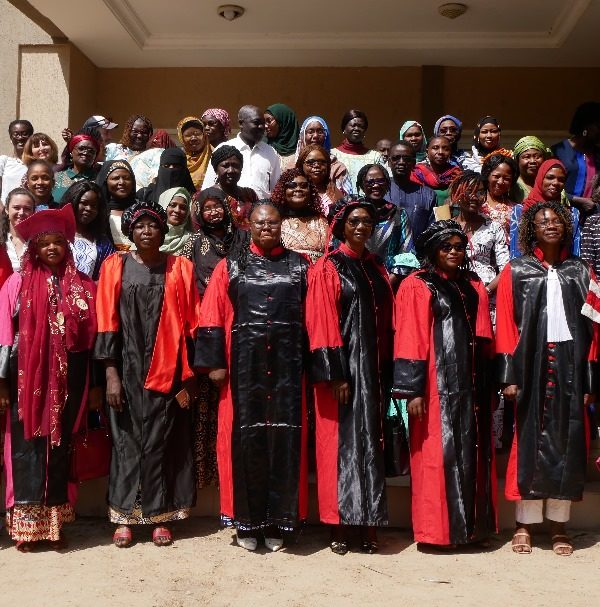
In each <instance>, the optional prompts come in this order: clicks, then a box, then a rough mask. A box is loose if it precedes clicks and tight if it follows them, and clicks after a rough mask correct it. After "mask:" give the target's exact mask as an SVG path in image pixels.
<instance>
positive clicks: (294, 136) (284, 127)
mask: <svg viewBox="0 0 600 607" xmlns="http://www.w3.org/2000/svg"><path fill="white" fill-rule="evenodd" d="M266 111H267V112H269V114H271V116H273V118H275V120H277V124H278V125H279V133H277V136H276V137H273V139H269V138H268V137H267V142H268V143H269V145H271V146H272V147H274V148H275V150H276V151H277V153H278V154H279V155H280V156H290V155H291V154H295V153H296V146H297V145H298V137H299V135H300V126H299V125H298V120H296V114H295V113H294V110H293V109H292V108H291V107H289V106H287V105H285V103H274V104H273V105H270V106H269V107H268V108H267V110H266Z"/></svg>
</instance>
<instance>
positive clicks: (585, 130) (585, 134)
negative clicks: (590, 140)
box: [581, 129, 587, 137]
mask: <svg viewBox="0 0 600 607" xmlns="http://www.w3.org/2000/svg"><path fill="white" fill-rule="evenodd" d="M581 134H582V135H583V136H584V137H587V129H584V131H583V133H581Z"/></svg>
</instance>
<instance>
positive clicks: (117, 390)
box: [106, 366, 123, 411]
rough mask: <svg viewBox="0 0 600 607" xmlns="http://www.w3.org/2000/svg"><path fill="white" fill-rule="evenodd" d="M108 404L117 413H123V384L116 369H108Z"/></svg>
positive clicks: (109, 367)
mask: <svg viewBox="0 0 600 607" xmlns="http://www.w3.org/2000/svg"><path fill="white" fill-rule="evenodd" d="M106 402H107V403H108V405H109V407H112V408H113V409H114V410H115V411H123V384H122V383H121V378H120V377H119V372H118V371H117V368H116V367H113V366H107V367H106Z"/></svg>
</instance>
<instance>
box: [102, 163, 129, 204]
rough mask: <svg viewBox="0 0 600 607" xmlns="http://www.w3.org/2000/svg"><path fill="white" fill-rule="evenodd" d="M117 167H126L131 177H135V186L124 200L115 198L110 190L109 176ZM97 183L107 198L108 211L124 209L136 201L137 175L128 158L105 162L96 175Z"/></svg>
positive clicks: (105, 198)
mask: <svg viewBox="0 0 600 607" xmlns="http://www.w3.org/2000/svg"><path fill="white" fill-rule="evenodd" d="M117 169H125V170H126V171H129V174H130V175H131V179H133V188H132V189H131V193H130V194H129V196H128V197H127V198H125V199H123V200H121V199H117V198H114V197H113V196H112V195H111V194H110V192H109V191H108V184H107V180H108V176H109V175H110V174H111V173H112V172H113V171H116V170H117ZM96 184H97V185H99V186H100V189H101V190H102V195H103V196H104V200H106V204H107V208H108V211H109V212H110V211H124V210H125V209H126V208H127V207H130V206H131V205H132V204H133V203H134V202H135V201H136V197H135V175H134V173H133V170H132V169H131V166H129V163H128V162H127V161H126V160H110V161H109V162H105V163H104V164H103V165H102V168H101V169H100V172H99V173H98V176H97V177H96Z"/></svg>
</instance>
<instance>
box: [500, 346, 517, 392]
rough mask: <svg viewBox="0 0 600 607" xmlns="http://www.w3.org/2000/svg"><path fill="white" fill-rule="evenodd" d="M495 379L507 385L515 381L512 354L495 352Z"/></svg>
mask: <svg viewBox="0 0 600 607" xmlns="http://www.w3.org/2000/svg"><path fill="white" fill-rule="evenodd" d="M496 381H497V382H498V383H500V384H507V385H512V384H516V383H517V378H516V375H515V371H514V367H513V357H512V354H496Z"/></svg>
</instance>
